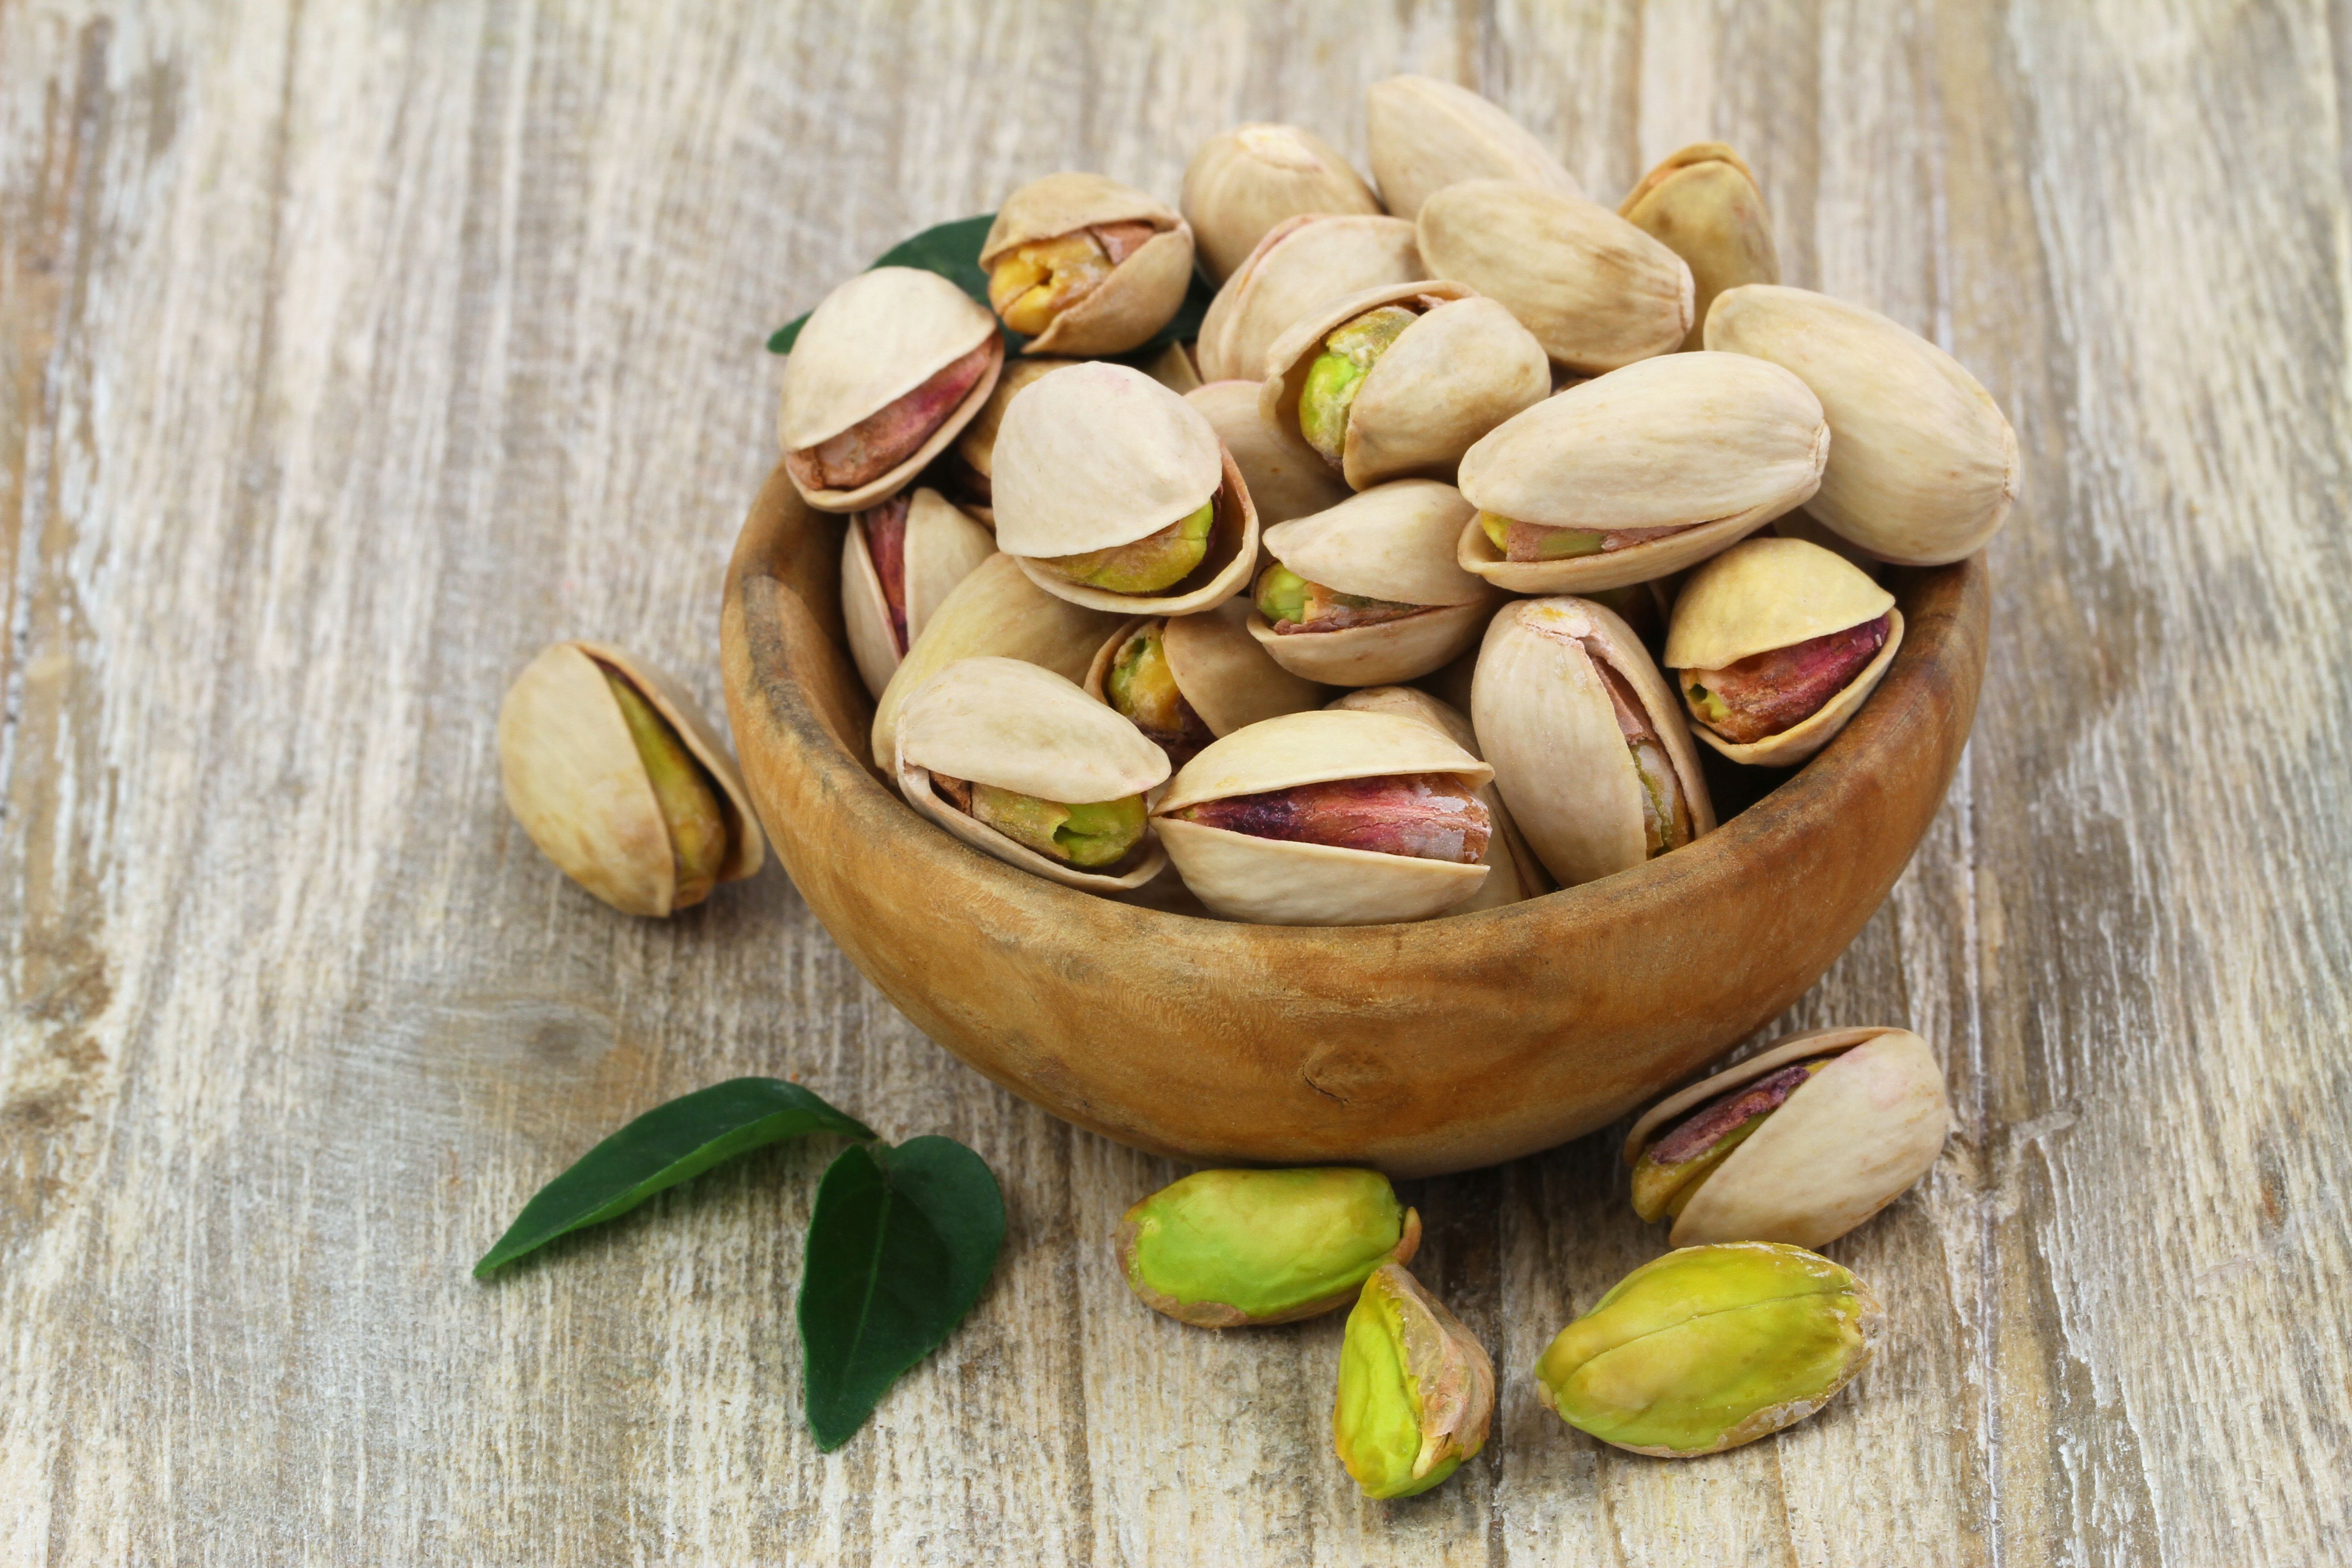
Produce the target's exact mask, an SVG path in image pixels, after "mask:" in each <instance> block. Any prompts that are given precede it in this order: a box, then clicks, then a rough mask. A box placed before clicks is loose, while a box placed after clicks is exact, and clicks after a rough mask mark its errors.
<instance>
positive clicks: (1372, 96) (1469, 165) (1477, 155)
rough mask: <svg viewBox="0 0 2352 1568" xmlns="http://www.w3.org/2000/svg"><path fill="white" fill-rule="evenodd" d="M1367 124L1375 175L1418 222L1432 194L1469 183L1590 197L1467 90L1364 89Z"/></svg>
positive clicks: (1403, 83) (1422, 81)
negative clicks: (1512, 185)
mask: <svg viewBox="0 0 2352 1568" xmlns="http://www.w3.org/2000/svg"><path fill="white" fill-rule="evenodd" d="M1364 119H1365V139H1366V142H1368V144H1369V145H1370V154H1371V163H1372V178H1373V179H1374V180H1375V181H1376V182H1377V183H1378V184H1379V185H1380V188H1381V200H1382V201H1383V202H1385V203H1386V204H1387V205H1388V209H1389V211H1391V212H1392V213H1394V214H1396V216H1399V217H1403V218H1411V217H1418V216H1420V214H1421V210H1422V206H1423V204H1424V203H1426V202H1427V201H1428V200H1429V198H1430V196H1431V195H1433V194H1434V193H1435V192H1437V191H1440V190H1442V189H1444V187H1446V186H1448V185H1452V184H1460V183H1461V182H1463V181H1465V180H1515V181H1518V182H1520V183H1522V184H1527V185H1529V186H1532V187H1534V188H1536V189H1538V190H1544V191H1550V192H1553V193H1555V194H1557V195H1563V196H1581V195H1584V191H1583V189H1582V187H1580V185H1578V184H1577V183H1576V177H1575V176H1574V175H1572V174H1570V173H1569V172H1568V170H1567V169H1566V168H1564V167H1562V166H1561V164H1560V161H1559V159H1558V158H1556V157H1554V156H1552V154H1551V151H1550V149H1549V148H1547V147H1546V146H1545V145H1544V144H1543V143H1542V142H1539V141H1538V140H1537V139H1536V137H1535V136H1534V134H1533V133H1532V132H1529V131H1528V129H1527V128H1526V127H1525V126H1523V125H1521V124H1520V123H1519V122H1518V121H1516V120H1514V119H1512V118H1511V117H1510V116H1509V115H1508V114H1507V113H1505V112H1504V111H1503V110H1502V109H1501V108H1500V107H1498V106H1497V105H1496V104H1495V103H1493V102H1492V101H1490V100H1487V99H1485V98H1481V97H1480V96H1479V95H1478V94H1476V93H1475V92H1473V91H1471V90H1470V89H1468V88H1466V87H1459V86H1456V85H1455V84H1454V83H1453V82H1450V81H1441V80H1439V79H1437V78H1435V77H1429V76H1392V77H1391V78H1389V79H1387V80H1385V81H1377V82H1374V83H1373V84H1372V85H1371V86H1370V88H1369V89H1366V90H1365V93H1364ZM1438 276H1440V277H1445V278H1450V277H1453V276H1454V274H1452V273H1450V272H1440V273H1439V274H1438Z"/></svg>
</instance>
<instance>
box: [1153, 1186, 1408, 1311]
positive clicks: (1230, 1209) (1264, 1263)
mask: <svg viewBox="0 0 2352 1568" xmlns="http://www.w3.org/2000/svg"><path fill="white" fill-rule="evenodd" d="M1420 1246H1421V1215H1418V1214H1416V1213H1414V1212H1413V1211H1412V1209H1409V1208H1407V1207H1405V1206H1404V1205H1402V1204H1401V1203H1399V1202H1397V1195H1396V1189H1395V1188H1393V1187H1391V1186H1390V1185H1389V1179H1388V1178H1387V1177H1386V1176H1383V1175H1381V1173H1379V1172H1378V1171H1366V1170H1359V1169H1356V1168H1353V1167H1350V1166H1339V1165H1333V1166H1325V1167H1320V1168H1309V1169H1303V1170H1288V1171H1200V1172H1196V1173H1193V1174H1192V1175H1190V1176H1187V1177H1185V1178H1184V1179H1183V1180H1182V1181H1181V1182H1177V1183H1175V1184H1172V1185H1170V1186H1165V1187H1162V1188H1160V1190H1159V1191H1158V1192H1156V1193H1154V1194H1151V1195H1150V1197H1148V1198H1146V1199H1144V1200H1143V1201H1142V1202H1141V1203H1139V1204H1137V1205H1135V1206H1134V1207H1133V1208H1131V1209H1129V1210H1128V1211H1127V1215H1126V1216H1125V1217H1124V1218H1123V1219H1121V1220H1120V1222H1119V1226H1118V1262H1119V1271H1120V1272H1121V1273H1122V1274H1123V1275H1125V1276H1126V1278H1127V1288H1128V1289H1130V1290H1132V1291H1134V1292H1135V1294H1136V1296H1137V1297H1138V1298H1139V1300H1141V1301H1142V1302H1143V1304H1144V1305H1145V1306H1147V1307H1150V1309H1152V1310H1154V1311H1157V1312H1165V1313H1167V1314H1168V1316H1170V1317H1171V1318H1174V1319H1176V1320H1177V1321H1180V1322H1186V1323H1191V1324H1193V1325H1194V1326H1196V1327H1199V1328H1203V1329H1238V1328H1245V1327H1255V1326H1257V1325H1261V1324H1266V1323H1289V1322H1296V1321H1298V1320H1299V1319H1301V1318H1315V1317H1320V1316H1322V1315H1323V1314H1324V1313H1326V1312H1330V1311H1336V1310H1339V1308H1341V1307H1344V1306H1346V1305H1347V1304H1348V1303H1349V1301H1351V1300H1354V1299H1355V1295H1356V1291H1357V1290H1358V1289H1359V1288H1360V1287H1361V1286H1362V1284H1363V1283H1364V1279H1365V1277H1366V1276H1368V1275H1370V1273H1371V1272H1372V1270H1373V1269H1375V1268H1379V1267H1380V1266H1381V1264H1383V1263H1403V1262H1406V1261H1408V1260H1410V1259H1411V1258H1412V1255H1413V1252H1414V1250H1415V1249H1416V1248H1418V1247H1420Z"/></svg>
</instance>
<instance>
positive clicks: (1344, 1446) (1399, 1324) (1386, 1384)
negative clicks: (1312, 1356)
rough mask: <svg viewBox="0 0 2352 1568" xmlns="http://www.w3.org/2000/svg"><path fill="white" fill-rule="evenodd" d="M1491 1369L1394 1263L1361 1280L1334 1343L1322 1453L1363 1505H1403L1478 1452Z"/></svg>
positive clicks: (1490, 1406)
mask: <svg viewBox="0 0 2352 1568" xmlns="http://www.w3.org/2000/svg"><path fill="white" fill-rule="evenodd" d="M1494 1404H1495V1370H1494V1363H1492V1362H1490V1361H1489V1360H1487V1357H1486V1347H1484V1346H1483V1345H1481V1344H1479V1343H1478V1342H1477V1340H1476V1339H1475V1337H1473V1336H1472V1334H1471V1333H1470V1331H1468V1330H1467V1329H1465V1328H1464V1327H1463V1326H1462V1323H1461V1321H1460V1320H1458V1319H1456V1318H1455V1317H1454V1314H1453V1313H1451V1312H1449V1311H1447V1310H1445V1307H1444V1304H1443V1303H1442V1302H1440V1301H1439V1300H1437V1299H1436V1298H1435V1297H1433V1296H1432V1295H1431V1294H1430V1293H1429V1292H1428V1291H1427V1290H1426V1289H1423V1287H1422V1285H1421V1282H1420V1281H1419V1280H1417V1279H1414V1278H1413V1277H1412V1275H1411V1274H1409V1273H1407V1272H1406V1271H1405V1270H1404V1269H1403V1268H1402V1267H1400V1266H1399V1265H1396V1264H1393V1263H1391V1264H1383V1265H1382V1266H1381V1268H1378V1269H1376V1270H1375V1271H1374V1272H1373V1274H1372V1276H1371V1278H1370V1279H1367V1280H1365V1281H1364V1289H1363V1292H1362V1294H1360V1296H1358V1297H1357V1299H1356V1307H1355V1310H1353V1311H1351V1312H1349V1314H1348V1332H1347V1337H1346V1338H1345V1339H1344V1340H1342V1341H1341V1342H1340V1345H1339V1398H1338V1399H1337V1400H1336V1401H1335V1402H1334V1403H1333V1405H1332V1409H1331V1445H1332V1447H1334V1448H1335V1449H1337V1450H1338V1452H1339V1462H1340V1463H1341V1464H1343V1465H1345V1466H1347V1467H1348V1474H1349V1476H1350V1477H1352V1478H1353V1479H1354V1480H1355V1483H1356V1485H1357V1486H1359V1487H1360V1488H1361V1489H1363V1493H1364V1495H1365V1496H1366V1497H1369V1498H1401V1497H1412V1495H1413V1494H1415V1493H1416V1492H1425V1491H1427V1490H1429V1489H1430V1488H1432V1487H1434V1486H1437V1485H1439V1484H1440V1483H1442V1482H1443V1481H1444V1479H1445V1478H1446V1477H1448V1476H1450V1475H1452V1474H1453V1473H1454V1471H1455V1470H1456V1469H1458V1468H1461V1465H1462V1461H1463V1460H1465V1459H1466V1458H1470V1457H1471V1456H1472V1455H1474V1454H1475V1453H1477V1452H1478V1450H1479V1449H1480V1448H1481V1447H1485V1445H1486V1425H1487V1422H1488V1420H1489V1419H1490V1418H1491V1416H1492V1415H1493V1412H1494Z"/></svg>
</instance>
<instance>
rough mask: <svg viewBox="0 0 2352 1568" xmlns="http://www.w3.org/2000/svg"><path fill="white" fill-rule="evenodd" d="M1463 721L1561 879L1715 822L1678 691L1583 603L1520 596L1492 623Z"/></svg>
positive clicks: (1688, 837)
mask: <svg viewBox="0 0 2352 1568" xmlns="http://www.w3.org/2000/svg"><path fill="white" fill-rule="evenodd" d="M1470 721H1471V724H1472V725H1473V726H1474V727H1475V729H1476V731H1477V732H1478V739H1479V740H1480V741H1481V742H1483V743H1484V745H1485V747H1486V760H1487V762H1488V763H1492V764H1493V765H1494V769H1495V784H1496V788H1497V789H1500V790H1501V791H1502V792H1503V801H1504V804H1506V805H1508V806H1509V807H1510V808H1511V816H1512V819H1513V820H1514V821H1516V822H1517V824H1518V826H1519V831H1520V832H1521V833H1524V834H1525V835H1527V839H1528V844H1529V845H1530V846H1532V847H1533V848H1534V849H1535V852H1536V855H1537V857H1538V858H1539V859H1541V860H1542V861H1543V863H1544V868H1545V869H1547V870H1549V872H1550V873H1551V874H1552V875H1553V876H1555V877H1557V878H1559V881H1560V885H1561V886H1562V887H1570V888H1572V887H1575V886H1576V885H1577V884H1579V883H1580V882H1590V881H1592V880H1594V879H1597V878H1601V877H1606V876H1610V875H1612V874H1613V873H1615V872H1618V871H1623V870H1629V869H1631V868H1633V867H1635V866H1639V865H1641V864H1642V863H1643V861H1645V860H1650V859H1654V858H1656V857H1658V856H1660V855H1664V854H1666V853H1668V852H1669V851H1672V850H1675V849H1679V848H1682V847H1684V846H1685V845H1687V844H1689V843H1690V842H1691V841H1692V840H1693V839H1696V838H1697V837H1701V836H1702V835H1704V834H1706V833H1710V832H1713V831H1714V829H1715V807H1714V805H1713V803H1712V802H1711V801H1710V799H1709V798H1708V795H1707V789H1706V776H1705V775H1704V774H1703V773H1700V771H1699V763H1698V750H1697V748H1696V746H1695V745H1693V744H1692V742H1691V738H1690V728H1689V726H1688V725H1687V724H1685V722H1684V721H1683V713H1682V705H1681V704H1680V703H1679V702H1677V701H1675V694H1674V689H1673V688H1671V687H1669V686H1668V685H1667V684H1666V682H1665V679H1664V677H1663V676H1661V675H1660V674H1659V673H1658V668H1657V666H1655V665H1654V664H1652V663H1651V662H1650V656H1649V654H1648V653H1647V652H1646V651H1644V650H1643V647H1642V645H1641V642H1640V639H1638V638H1636V637H1634V636H1633V628H1632V627H1630V626H1626V624H1625V623H1624V622H1623V621H1622V620H1619V619H1618V618H1617V617H1616V616H1613V615H1612V614H1610V613H1609V611H1607V610H1605V609H1603V608H1602V607H1601V605H1596V604H1594V603H1592V602H1591V600H1589V599H1573V598H1557V599H1520V600H1517V601H1515V602H1513V603H1511V604H1508V605H1505V606H1504V607H1503V608H1502V610H1501V611H1500V612H1499V613H1498V614H1496V616H1495V618H1494V620H1493V621H1492V622H1491V623H1489V625H1488V626H1487V627H1486V641H1485V642H1484V643H1482V644H1481V645H1480V647H1479V650H1478V668H1477V674H1476V676H1475V678H1474V679H1473V680H1472V683H1471V689H1470Z"/></svg>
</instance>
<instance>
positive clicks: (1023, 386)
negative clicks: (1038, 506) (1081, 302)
mask: <svg viewBox="0 0 2352 1568" xmlns="http://www.w3.org/2000/svg"><path fill="white" fill-rule="evenodd" d="M1076 363H1078V362H1077V361H1076V360H1074V359H1017V360H1014V361H1013V363H1011V364H1008V365H1006V366H1005V367H1004V374H1002V375H1000V376H998V377H997V378H996V390H995V391H993V392H992V393H990V394H989V395H988V401H987V402H985V403H983V404H982V405H980V412H979V413H977V414H975V415H973V416H972V417H971V424H969V425H967V426H964V427H963V433H962V434H961V435H960V436H958V437H956V439H955V449H954V451H953V452H952V453H950V456H949V458H947V459H944V461H945V462H946V463H947V465H948V466H949V467H950V468H952V470H953V471H952V473H951V474H950V475H949V476H948V477H949V479H950V489H952V490H953V491H954V494H953V495H951V496H950V500H953V501H954V502H955V503H956V504H957V505H958V506H960V507H961V508H963V509H964V510H965V511H967V512H969V513H971V515H972V516H973V517H976V518H978V519H979V520H980V521H982V522H983V523H985V524H986V525H987V526H988V527H990V528H992V529H993V528H994V527H995V526H996V506H995V497H994V489H993V483H994V475H995V473H996V432H997V430H998V429H999V427H1001V426H1003V423H1004V411H1005V409H1007V408H1008V407H1010V406H1012V404H1013V399H1014V398H1015V397H1018V396H1019V395H1021V394H1022V393H1023V392H1024V391H1025V390H1027V389H1028V387H1029V385H1030V384H1031V383H1033V382H1034V381H1036V380H1037V379H1038V378H1039V377H1040V376H1045V375H1049V374H1052V373H1054V372H1055V371H1057V370H1062V369H1065V368H1066V367H1068V366H1070V365H1074V364H1076Z"/></svg>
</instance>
